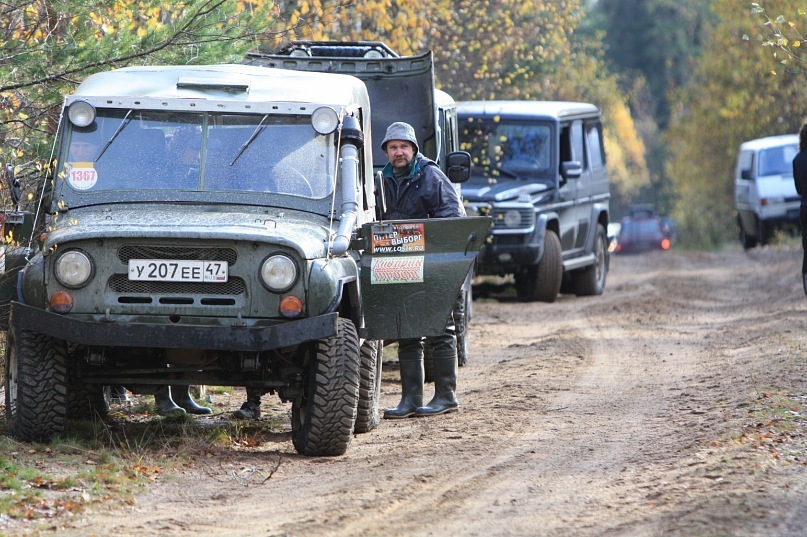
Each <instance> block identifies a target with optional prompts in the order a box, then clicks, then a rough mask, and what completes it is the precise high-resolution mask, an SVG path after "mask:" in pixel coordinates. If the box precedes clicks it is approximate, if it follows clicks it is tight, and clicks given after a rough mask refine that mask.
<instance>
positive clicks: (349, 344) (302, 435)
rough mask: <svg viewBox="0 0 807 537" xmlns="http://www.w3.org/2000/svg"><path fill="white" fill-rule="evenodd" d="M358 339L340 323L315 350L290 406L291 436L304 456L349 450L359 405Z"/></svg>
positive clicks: (353, 330)
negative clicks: (300, 389) (300, 387)
mask: <svg viewBox="0 0 807 537" xmlns="http://www.w3.org/2000/svg"><path fill="white" fill-rule="evenodd" d="M359 364H360V355H359V336H358V334H357V333H356V328H355V327H354V326H353V323H351V322H350V321H348V320H347V319H339V321H338V324H337V327H336V335H335V336H334V337H331V338H328V339H325V340H322V341H319V342H317V343H315V344H314V345H313V346H312V350H311V353H310V357H309V362H308V364H307V365H306V367H305V372H304V373H303V389H302V392H301V394H300V395H298V396H297V397H296V398H295V399H294V401H293V402H292V408H291V437H292V442H293V443H294V448H295V449H296V450H297V452H298V453H300V454H302V455H310V456H335V455H342V454H344V453H345V451H347V448H348V446H350V441H351V439H352V438H353V428H354V426H355V424H356V413H357V408H358V403H359V378H360V365H359Z"/></svg>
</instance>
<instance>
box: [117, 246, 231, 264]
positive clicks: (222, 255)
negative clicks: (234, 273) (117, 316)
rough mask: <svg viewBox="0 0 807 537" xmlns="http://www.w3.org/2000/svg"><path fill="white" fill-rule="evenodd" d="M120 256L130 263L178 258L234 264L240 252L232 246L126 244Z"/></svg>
mask: <svg viewBox="0 0 807 537" xmlns="http://www.w3.org/2000/svg"><path fill="white" fill-rule="evenodd" d="M118 258H119V259H120V260H121V261H122V262H124V263H128V262H129V260H130V259H176V260H181V261H226V262H227V264H228V265H230V266H233V265H235V262H236V261H237V260H238V254H237V253H236V251H235V250H233V249H232V248H187V247H182V246H135V245H125V246H121V248H120V249H119V250H118Z"/></svg>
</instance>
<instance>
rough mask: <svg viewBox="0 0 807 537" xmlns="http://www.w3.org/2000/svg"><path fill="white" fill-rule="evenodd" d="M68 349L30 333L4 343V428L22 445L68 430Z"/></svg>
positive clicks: (19, 332)
mask: <svg viewBox="0 0 807 537" xmlns="http://www.w3.org/2000/svg"><path fill="white" fill-rule="evenodd" d="M66 356H67V345H66V343H65V342H64V341H61V340H58V339H54V338H51V337H48V336H44V335H42V334H38V333H36V332H32V331H30V330H16V331H13V332H9V334H8V337H7V340H6V374H5V389H6V425H7V427H8V431H9V433H10V435H11V436H12V437H14V438H16V439H18V440H22V441H25V442H39V441H41V442H47V441H49V440H51V439H52V438H53V437H56V436H60V435H63V434H64V433H65V432H66V430H67V409H68V400H67V366H66V360H67V358H66Z"/></svg>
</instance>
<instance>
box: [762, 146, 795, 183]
mask: <svg viewBox="0 0 807 537" xmlns="http://www.w3.org/2000/svg"><path fill="white" fill-rule="evenodd" d="M798 152H799V147H798V145H797V144H792V145H783V146H779V147H771V148H768V149H763V150H761V151H760V152H759V170H758V172H757V176H759V177H764V176H766V175H793V158H794V157H795V156H796V153H798Z"/></svg>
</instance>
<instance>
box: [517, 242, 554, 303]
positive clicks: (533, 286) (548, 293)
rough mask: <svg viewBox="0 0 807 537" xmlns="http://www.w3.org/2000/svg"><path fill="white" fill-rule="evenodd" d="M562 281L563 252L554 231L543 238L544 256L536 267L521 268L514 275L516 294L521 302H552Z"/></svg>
mask: <svg viewBox="0 0 807 537" xmlns="http://www.w3.org/2000/svg"><path fill="white" fill-rule="evenodd" d="M562 280H563V250H562V249H561V245H560V239H559V238H558V236H557V235H556V234H555V232H554V231H551V230H547V231H546V235H545V236H544V255H543V257H542V258H541V262H540V263H538V264H537V265H529V266H526V267H523V268H522V269H521V270H520V271H519V272H518V273H516V294H517V295H518V299H519V300H521V301H523V302H532V301H535V300H538V301H540V302H554V301H555V299H556V298H557V297H558V293H560V284H561V281H562Z"/></svg>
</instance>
